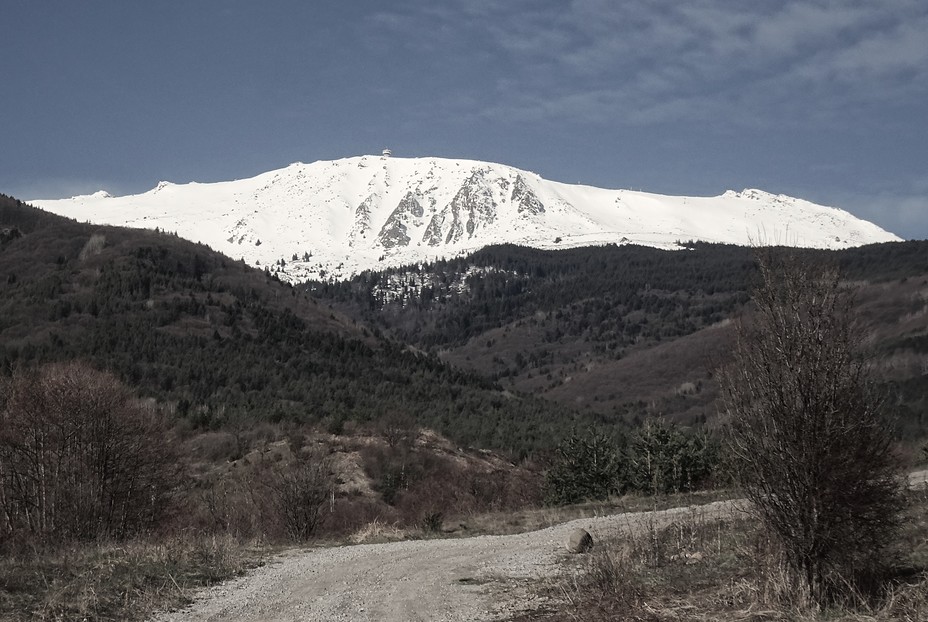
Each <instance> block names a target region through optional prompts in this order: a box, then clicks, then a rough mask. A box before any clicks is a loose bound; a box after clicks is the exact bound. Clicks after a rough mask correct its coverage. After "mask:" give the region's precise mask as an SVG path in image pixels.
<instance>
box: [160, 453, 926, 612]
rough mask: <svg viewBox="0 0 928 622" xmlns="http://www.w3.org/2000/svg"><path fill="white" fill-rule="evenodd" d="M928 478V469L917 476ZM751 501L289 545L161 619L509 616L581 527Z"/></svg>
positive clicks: (656, 520) (524, 604)
mask: <svg viewBox="0 0 928 622" xmlns="http://www.w3.org/2000/svg"><path fill="white" fill-rule="evenodd" d="M909 478H910V485H911V486H913V487H914V486H924V485H925V484H926V482H928V471H920V472H918V473H913V474H912V475H910V476H909ZM745 505H746V504H745V502H744V501H719V502H716V503H710V504H707V505H702V506H693V507H687V508H674V509H670V510H661V511H655V512H636V513H627V514H615V515H612V516H603V517H597V518H584V519H578V520H574V521H570V522H568V523H564V524H561V525H556V526H554V527H549V528H547V529H542V530H540V531H533V532H529V533H523V534H517V535H511V536H478V537H473V538H459V539H442V540H418V541H405V542H390V543H386V544H360V545H355V546H343V547H335V548H318V549H310V550H299V551H290V552H288V553H285V554H282V555H280V556H278V557H276V558H274V559H273V560H271V561H270V562H269V563H268V564H267V565H265V566H263V567H260V568H257V569H255V570H254V571H252V572H250V573H249V574H248V575H246V576H244V577H241V578H239V579H236V580H233V581H229V582H227V583H223V584H221V585H218V586H216V587H213V588H211V589H209V590H206V591H204V592H203V593H202V594H201V595H200V597H199V598H198V599H197V601H196V602H195V603H194V604H193V605H192V606H190V607H188V608H187V609H184V610H182V611H177V612H171V613H166V614H162V615H160V616H159V617H157V618H156V620H157V622H193V621H205V620H211V621H219V620H222V621H229V622H258V621H261V622H276V621H287V622H290V621H296V620H300V621H304V622H317V621H318V622H339V621H344V622H361V621H366V620H372V621H373V620H376V621H377V622H411V621H416V620H422V621H429V622H439V621H444V622H458V621H460V622H464V621H468V622H470V621H478V620H499V619H505V618H507V617H509V616H510V615H512V614H513V613H516V612H519V611H524V610H529V609H532V608H534V607H535V606H537V605H539V604H542V603H540V602H539V601H538V600H537V598H538V597H537V596H536V595H535V594H534V591H535V590H533V589H532V588H533V585H534V584H535V583H536V582H537V581H539V580H542V579H545V578H549V577H552V576H554V575H556V574H557V573H558V572H559V570H560V569H561V568H562V566H561V565H559V564H558V563H557V562H558V560H559V559H560V558H561V557H562V556H564V555H566V554H567V553H566V551H565V548H564V542H565V541H566V539H567V536H568V535H569V534H570V532H571V531H572V530H573V529H575V528H577V527H582V528H583V529H586V530H587V531H589V532H590V533H591V534H592V536H593V539H594V542H595V541H598V540H601V539H604V538H607V537H611V536H616V535H620V534H623V533H627V534H632V533H635V532H641V531H642V530H643V529H645V528H652V527H656V528H659V527H661V526H663V525H667V524H669V523H671V522H673V521H674V520H676V519H679V518H682V517H693V518H697V519H698V518H705V519H708V518H718V517H726V516H730V515H732V514H733V513H736V512H740V511H743V509H744V508H745Z"/></svg>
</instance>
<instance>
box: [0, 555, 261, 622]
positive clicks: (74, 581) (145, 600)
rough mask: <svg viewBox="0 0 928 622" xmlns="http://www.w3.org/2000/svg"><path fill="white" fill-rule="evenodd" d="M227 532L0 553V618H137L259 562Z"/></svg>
mask: <svg viewBox="0 0 928 622" xmlns="http://www.w3.org/2000/svg"><path fill="white" fill-rule="evenodd" d="M260 557H261V556H260V554H259V553H258V552H257V551H256V550H255V549H253V548H251V547H248V546H245V545H242V544H240V543H238V542H236V541H234V540H233V539H231V538H228V537H189V538H172V539H169V540H165V541H163V542H141V541H139V542H132V543H124V544H119V545H117V544H105V545H97V546H93V545H86V546H74V547H69V548H64V549H61V550H57V551H54V552H47V553H41V552H31V553H26V554H21V555H15V556H9V557H2V558H0V620H17V621H19V620H143V619H145V618H147V617H148V616H149V615H151V613H152V612H154V611H155V610H157V609H165V608H176V607H180V606H183V605H185V604H187V603H189V602H190V600H191V597H192V595H193V593H194V592H195V591H196V590H197V589H198V588H201V587H204V586H208V585H212V584H214V583H217V582H219V581H223V580H225V579H228V578H230V577H233V576H236V575H239V574H241V573H243V572H244V571H245V570H246V569H247V568H249V567H253V566H255V565H258V563H259V560H260Z"/></svg>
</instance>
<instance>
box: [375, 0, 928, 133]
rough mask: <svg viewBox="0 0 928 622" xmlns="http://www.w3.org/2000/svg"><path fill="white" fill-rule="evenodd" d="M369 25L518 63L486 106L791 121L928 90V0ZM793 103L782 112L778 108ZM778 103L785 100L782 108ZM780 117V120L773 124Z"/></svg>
mask: <svg viewBox="0 0 928 622" xmlns="http://www.w3.org/2000/svg"><path fill="white" fill-rule="evenodd" d="M426 6H427V8H421V9H420V8H415V7H407V8H406V9H404V10H398V9H388V10H385V11H383V12H381V13H378V14H377V15H375V16H372V18H371V22H370V25H371V26H372V27H374V30H377V27H381V28H383V29H385V30H386V31H387V32H389V36H391V37H406V38H413V39H414V40H415V41H416V42H417V44H419V45H422V46H424V47H426V48H432V49H434V48H436V47H437V46H445V47H455V48H461V49H466V47H467V46H468V45H474V44H475V42H476V43H478V44H479V45H481V46H486V48H487V49H486V50H485V51H486V52H487V53H489V54H493V55H496V56H498V57H499V58H500V59H501V61H504V62H503V65H505V66H507V67H515V68H518V71H517V72H516V73H514V74H513V75H506V76H505V85H506V88H504V89H502V90H500V92H499V93H498V94H497V95H498V96H499V99H497V100H496V101H493V102H490V103H488V105H487V106H486V109H485V110H484V111H483V113H484V114H486V115H489V116H493V117H500V116H508V117H509V118H512V119H520V118H525V119H536V120H537V119H539V118H542V117H544V116H548V117H549V118H558V117H567V118H578V119H579V118H583V117H586V118H587V120H588V121H592V122H600V121H601V120H603V119H604V118H606V117H607V115H608V114H609V112H610V108H611V107H614V108H612V110H611V112H612V113H613V114H615V115H619V118H621V119H624V120H625V122H628V123H654V122H661V121H667V120H673V119H674V118H676V119H684V120H693V119H696V120H699V119H704V118H706V117H707V116H712V115H715V116H720V117H723V118H726V119H729V120H731V121H732V122H742V123H765V122H773V123H779V122H782V121H783V120H784V119H786V120H790V119H796V118H797V115H801V114H803V111H804V110H809V111H810V114H813V115H815V116H814V121H815V122H816V123H822V122H823V121H825V120H827V118H828V117H830V118H832V119H835V120H841V122H843V119H841V112H842V110H843V109H845V108H853V106H855V105H856V104H858V103H860V102H868V101H875V100H878V99H879V98H881V97H886V98H888V97H892V98H897V99H898V98H902V99H906V98H914V97H918V96H923V95H925V94H926V93H928V74H926V69H925V68H926V67H928V3H926V2H924V1H923V0H887V1H884V2H870V1H865V0H824V1H823V0H819V1H809V0H786V1H781V2H758V3H731V2H725V1H724V0H690V1H688V2H685V3H681V2H678V1H676V0H656V1H653V2H648V3H634V4H631V3H616V2H614V1H613V0H573V1H572V2H568V3H563V2H525V1H512V2H507V3H498V2H491V1H489V0H483V1H481V2H472V1H468V2H451V3H442V4H441V5H439V6H438V7H436V6H433V5H426ZM783 106H785V108H786V109H785V110H782V112H780V113H778V112H777V111H778V109H782V107H783ZM778 107H779V108H778ZM764 119H773V121H764Z"/></svg>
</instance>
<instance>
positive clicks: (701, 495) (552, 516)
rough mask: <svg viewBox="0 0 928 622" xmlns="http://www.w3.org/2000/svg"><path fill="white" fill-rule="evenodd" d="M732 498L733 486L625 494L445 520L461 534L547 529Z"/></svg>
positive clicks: (511, 532)
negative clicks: (569, 523)
mask: <svg viewBox="0 0 928 622" xmlns="http://www.w3.org/2000/svg"><path fill="white" fill-rule="evenodd" d="M731 498H734V493H733V492H732V491H730V490H714V491H700V492H692V493H680V494H675V495H661V496H638V495H626V496H624V497H614V498H611V499H608V500H606V501H591V502H587V503H578V504H575V505H565V506H557V507H541V508H538V507H530V508H525V509H521V510H513V511H508V512H485V513H474V514H470V515H466V516H452V517H450V518H449V519H448V520H447V521H446V524H447V525H449V526H450V527H451V529H452V530H453V532H454V533H455V534H457V535H461V536H474V535H493V536H503V535H510V534H516V533H525V532H527V531H535V530H538V529H544V528H546V527H551V526H553V525H560V524H561V523H566V522H568V521H571V520H574V519H577V518H592V517H596V516H610V515H613V514H621V513H624V512H646V511H651V510H666V509H668V508H675V507H685V506H691V505H705V504H707V503H712V502H713V501H722V500H725V499H731Z"/></svg>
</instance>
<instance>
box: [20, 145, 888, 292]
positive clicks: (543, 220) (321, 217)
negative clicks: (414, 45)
mask: <svg viewBox="0 0 928 622" xmlns="http://www.w3.org/2000/svg"><path fill="white" fill-rule="evenodd" d="M30 203H32V204H34V205H36V206H38V207H41V208H43V209H46V210H48V211H51V212H54V213H56V214H61V215H64V216H68V217H71V218H74V219H77V220H80V221H90V222H94V223H100V224H111V225H121V226H128V227H146V228H151V229H154V228H159V229H161V230H165V231H171V232H176V233H177V234H178V235H180V236H181V237H184V238H188V239H191V240H194V241H198V242H203V243H205V244H208V245H209V246H211V247H212V248H213V249H215V250H218V251H220V252H222V253H225V254H227V255H229V256H230V257H233V258H236V259H237V258H243V259H244V260H245V261H247V262H248V263H249V264H251V265H256V266H264V267H268V268H269V269H271V270H273V271H275V272H276V271H279V272H280V273H281V277H283V278H288V279H290V280H294V281H297V280H303V279H307V278H319V277H322V278H342V277H347V276H350V275H351V274H353V273H356V272H359V271H361V270H365V269H379V268H385V267H388V266H396V265H401V264H410V263H418V262H423V261H429V260H433V259H436V258H439V257H448V256H453V255H458V254H462V253H468V252H472V251H474V250H477V249H479V248H482V247H484V246H487V245H490V244H499V243H514V244H521V245H525V246H532V247H535V248H548V249H555V248H565V247H575V246H586V245H596V244H609V243H618V244H642V245H647V246H655V247H659V248H678V244H677V243H678V242H685V241H688V240H702V241H709V242H727V243H732V244H790V245H796V246H806V247H817V248H844V247H848V246H857V245H862V244H869V243H873V242H885V241H892V240H898V239H899V238H898V237H896V236H895V235H893V234H891V233H888V232H887V231H884V230H883V229H880V228H879V227H877V226H876V225H874V224H872V223H870V222H867V221H864V220H860V219H858V218H855V217H854V216H852V215H851V214H849V213H847V212H845V211H842V210H840V209H835V208H832V207H824V206H821V205H816V204H814V203H810V202H808V201H804V200H801V199H795V198H791V197H787V196H783V195H779V196H777V195H772V194H768V193H766V192H762V191H760V190H745V191H743V192H733V191H728V192H726V193H724V194H722V195H721V196H717V197H683V196H679V197H678V196H664V195H658V194H650V193H646V192H633V191H630V190H605V189H601V188H593V187H590V186H579V185H570V184H564V183H558V182H553V181H547V180H545V179H542V178H541V177H539V176H538V175H536V174H534V173H529V172H526V171H522V170H518V169H515V168H512V167H509V166H504V165H501V164H491V163H487V162H476V161H471V160H449V159H440V158H393V157H387V156H360V157H354V158H346V159H342V160H336V161H320V162H314V163H312V164H302V163H296V164H291V165H290V166H288V167H286V168H283V169H280V170H276V171H271V172H268V173H264V174H262V175H258V176H257V177H252V178H251V179H242V180H237V181H228V182H219V183H189V184H172V183H169V182H161V183H159V184H158V186H157V187H155V188H154V189H152V190H150V191H148V192H145V193H143V194H137V195H129V196H122V197H114V196H110V195H109V194H108V193H106V192H103V191H100V192H97V193H94V194H91V195H84V196H77V197H72V198H70V199H55V200H42V199H37V200H32V201H30Z"/></svg>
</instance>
